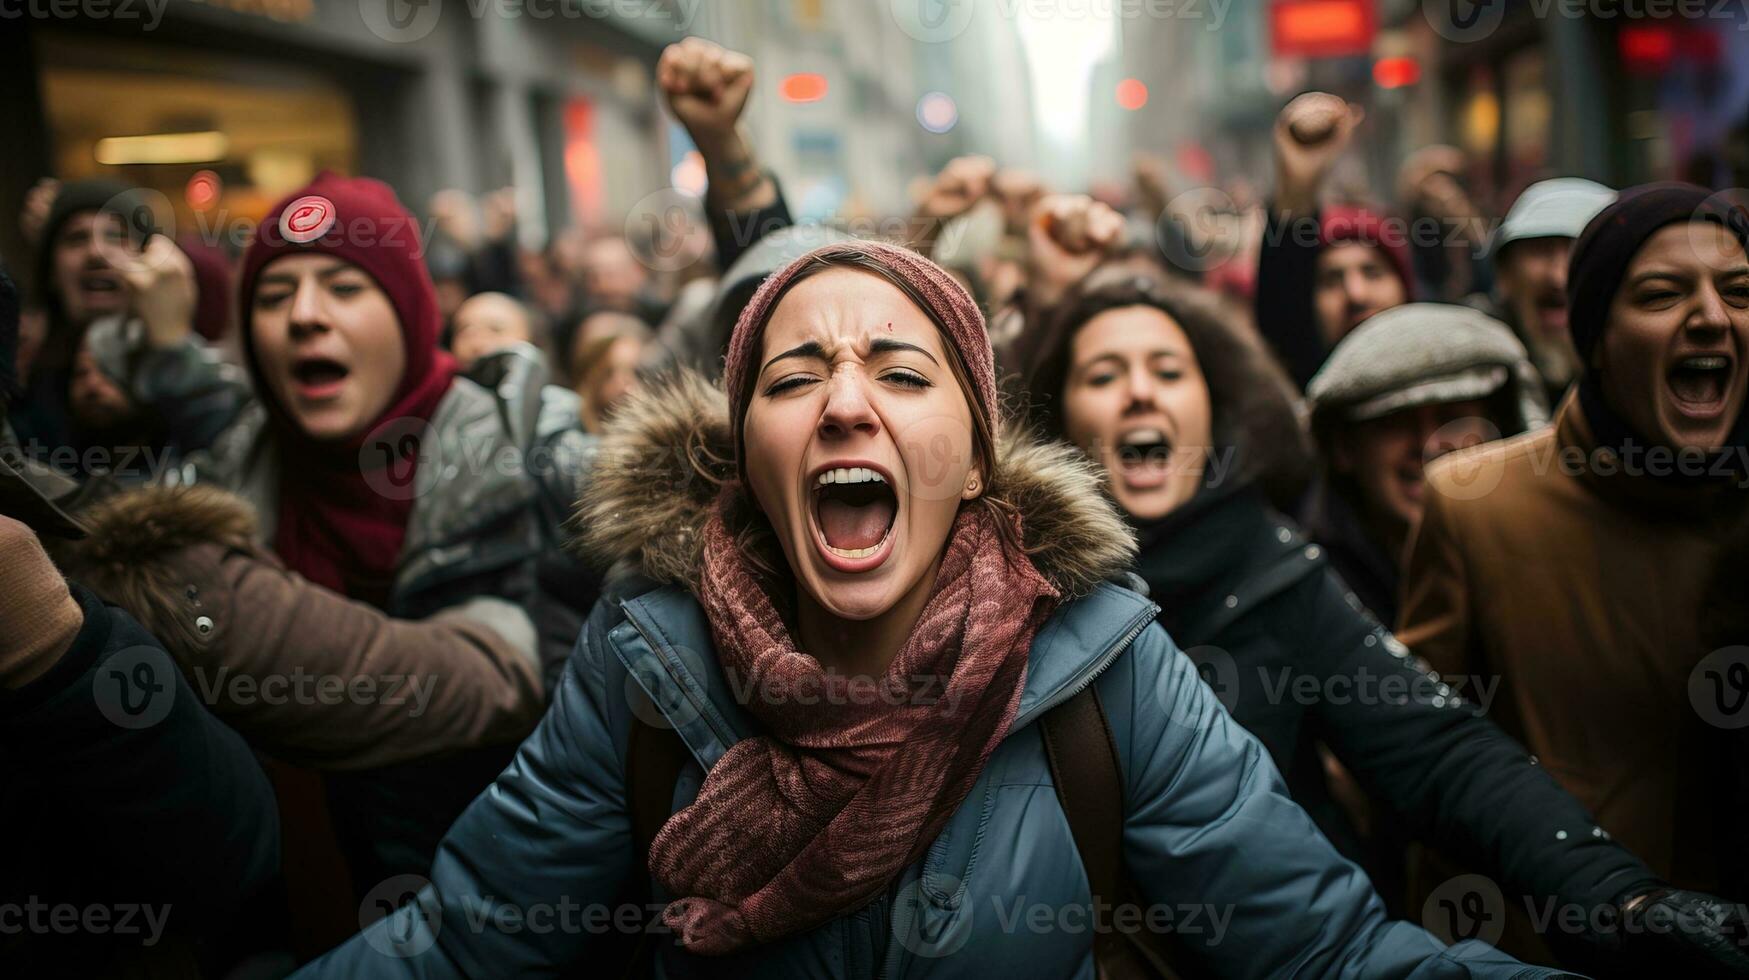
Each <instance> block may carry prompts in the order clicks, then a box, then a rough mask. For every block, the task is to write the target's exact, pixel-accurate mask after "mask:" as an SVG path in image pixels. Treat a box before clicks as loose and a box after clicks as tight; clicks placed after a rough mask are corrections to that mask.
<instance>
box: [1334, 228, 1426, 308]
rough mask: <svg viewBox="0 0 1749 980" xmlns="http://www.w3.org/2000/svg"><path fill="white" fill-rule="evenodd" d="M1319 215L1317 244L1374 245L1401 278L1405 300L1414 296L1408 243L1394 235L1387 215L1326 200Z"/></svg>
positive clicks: (1413, 277) (1413, 281) (1413, 279)
mask: <svg viewBox="0 0 1749 980" xmlns="http://www.w3.org/2000/svg"><path fill="white" fill-rule="evenodd" d="M1318 217H1319V221H1318V244H1320V245H1323V246H1326V247H1328V246H1331V245H1371V246H1372V247H1374V248H1376V249H1378V250H1379V252H1380V253H1382V254H1383V255H1384V257H1385V261H1386V262H1387V263H1388V264H1389V265H1390V267H1391V271H1392V272H1395V273H1396V274H1397V278H1398V279H1400V280H1402V282H1403V295H1404V298H1405V301H1409V300H1413V299H1414V298H1415V275H1414V273H1413V272H1411V271H1410V268H1409V249H1408V243H1407V242H1406V241H1405V240H1404V238H1403V236H1402V235H1396V236H1393V235H1392V233H1391V231H1392V229H1391V227H1390V226H1389V225H1388V224H1387V223H1386V222H1385V219H1384V218H1382V217H1380V216H1379V215H1378V214H1376V213H1374V212H1372V211H1368V210H1367V209H1366V208H1359V207H1354V206H1352V205H1347V204H1326V205H1324V207H1323V209H1322V210H1321V211H1320V212H1319V215H1318Z"/></svg>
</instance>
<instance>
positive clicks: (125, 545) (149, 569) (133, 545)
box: [54, 485, 259, 656]
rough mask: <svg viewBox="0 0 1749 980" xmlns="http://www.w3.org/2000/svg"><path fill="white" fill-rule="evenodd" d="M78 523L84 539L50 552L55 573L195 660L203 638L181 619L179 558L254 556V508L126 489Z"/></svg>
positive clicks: (186, 490)
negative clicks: (212, 552)
mask: <svg viewBox="0 0 1749 980" xmlns="http://www.w3.org/2000/svg"><path fill="white" fill-rule="evenodd" d="M79 519H80V521H82V522H83V523H84V525H85V527H86V528H87V529H88V530H89V531H90V533H89V534H87V535H86V536H85V537H84V538H81V539H79V540H77V541H70V542H66V543H65V544H62V545H60V546H58V547H56V548H55V550H54V558H55V562H56V564H58V565H59V566H60V567H61V571H62V572H64V573H66V575H67V577H69V578H72V579H75V580H77V581H79V582H80V583H81V584H83V585H85V586H86V587H88V588H90V589H91V590H92V591H94V592H96V593H97V594H98V595H100V596H102V597H103V598H105V599H107V600H109V601H110V602H113V603H115V604H116V605H118V606H121V607H122V608H123V609H126V610H127V611H128V612H130V613H132V614H133V616H134V618H135V619H138V620H139V621H140V623H141V624H142V625H144V626H145V627H146V629H147V630H149V631H151V633H152V634H153V635H154V636H157V637H158V638H159V640H161V641H162V642H164V643H166V644H168V645H170V646H171V648H172V649H173V650H174V651H176V652H178V653H181V654H183V655H185V656H186V655H190V654H195V653H198V652H199V651H200V650H201V649H203V647H204V645H205V643H206V640H207V639H208V638H207V637H206V636H204V635H202V634H201V633H200V632H199V631H198V630H196V628H195V626H194V623H193V617H192V616H189V615H186V614H185V611H186V609H187V608H188V605H189V603H188V601H187V598H186V597H185V595H184V592H185V590H186V589H187V588H188V587H189V584H190V581H189V572H188V569H187V567H185V566H184V565H183V564H182V563H181V561H180V560H179V558H180V556H182V555H183V554H184V553H185V552H186V551H187V549H190V548H193V547H197V546H206V545H216V546H218V547H219V548H222V549H226V550H244V551H250V552H257V551H258V550H259V549H257V547H256V546H255V544H254V539H255V532H256V522H255V511H254V508H252V507H250V506H249V504H248V503H247V502H246V501H244V500H243V498H241V497H238V496H237V495H235V494H232V493H227V492H226V491H224V490H220V489H217V488H215V487H207V486H198V485H197V486H187V487H142V488H140V489H137V490H128V491H126V492H123V493H118V494H115V495H114V496H111V497H108V498H105V499H103V500H101V501H98V502H96V503H93V504H91V505H90V506H88V507H85V508H83V509H82V510H80V511H79Z"/></svg>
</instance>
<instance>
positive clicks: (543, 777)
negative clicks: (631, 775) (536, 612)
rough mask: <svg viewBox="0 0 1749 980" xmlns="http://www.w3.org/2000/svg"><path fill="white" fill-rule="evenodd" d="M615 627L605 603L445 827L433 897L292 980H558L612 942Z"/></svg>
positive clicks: (625, 868) (614, 611)
mask: <svg viewBox="0 0 1749 980" xmlns="http://www.w3.org/2000/svg"><path fill="white" fill-rule="evenodd" d="M619 618H621V613H620V611H619V608H618V607H617V606H611V605H608V604H605V603H603V604H602V605H600V606H598V607H597V608H596V611H595V613H594V614H593V615H591V616H590V618H589V621H588V623H587V624H586V625H585V626H584V629H583V635H582V637H581V639H579V640H578V643H577V648H576V651H575V652H574V653H573V655H572V657H571V660H570V662H569V663H568V665H567V666H566V668H565V672H564V674H563V676H562V679H561V680H560V682H559V688H558V693H557V694H556V695H555V697H554V698H553V705H552V708H551V710H549V711H548V712H547V714H546V717H545V719H544V720H542V722H541V724H540V727H538V728H536V729H535V731H534V734H532V735H530V736H529V738H528V741H526V742H524V743H523V745H522V748H521V749H520V750H518V751H517V753H516V758H515V760H514V761H513V762H511V764H510V767H509V768H508V769H506V770H504V773H503V774H502V775H500V776H499V777H498V780H497V782H495V783H493V784H492V786H491V787H490V788H489V789H487V790H486V792H484V793H482V794H480V796H479V797H478V798H477V799H475V800H474V802H473V804H472V805H470V806H469V807H468V808H467V810H466V811H465V812H463V813H462V815H461V817H460V818H458V819H457V820H456V822H455V825H454V826H453V827H451V828H450V831H449V833H448V835H446V836H445V838H444V841H443V844H442V845H441V846H440V847H439V849H438V852H437V860H436V861H435V863H434V864H433V865H432V869H431V879H430V884H429V885H427V886H426V887H425V888H424V889H423V890H422V891H420V892H419V894H418V896H417V898H416V899H415V900H414V901H412V902H410V903H408V904H407V905H405V906H403V907H402V908H401V909H400V910H399V911H398V912H396V913H394V914H393V915H391V916H389V917H387V918H385V919H383V920H381V921H379V922H377V923H376V924H375V925H373V926H371V927H370V928H368V929H366V930H365V931H364V932H362V933H360V934H358V935H356V936H354V937H352V939H350V940H348V941H347V942H346V943H345V944H343V945H341V946H340V947H339V948H337V949H335V950H333V951H332V952H330V953H328V954H327V955H326V956H324V957H322V958H321V959H319V960H317V961H315V962H314V963H312V964H310V965H309V966H308V967H306V968H305V969H304V971H302V972H301V973H299V974H298V975H299V976H306V977H322V978H325V980H326V978H337V977H457V978H463V977H545V976H556V975H558V974H559V972H560V967H558V966H555V964H566V963H578V962H586V957H587V956H588V955H589V954H590V952H591V951H592V949H593V948H594V947H595V946H597V945H598V944H602V943H605V942H609V941H611V940H610V939H609V934H611V933H612V932H613V919H612V917H611V916H612V914H613V913H615V912H617V911H618V910H619V906H618V905H617V904H616V898H617V897H618V896H619V894H620V887H621V885H622V883H623V882H624V881H625V879H626V877H627V875H629V874H630V873H631V872H632V828H631V817H630V815H629V812H628V810H627V805H626V786H625V765H624V762H623V759H624V754H625V751H626V741H627V736H628V733H629V732H630V729H631V719H630V716H629V715H627V714H626V710H627V709H626V707H625V701H624V698H623V697H617V698H616V697H613V696H611V695H613V694H615V693H618V692H619V691H622V690H623V689H624V684H625V671H624V668H623V667H620V666H619V661H618V660H617V659H615V658H614V657H613V656H612V654H611V653H609V652H608V650H607V646H606V633H607V630H608V629H609V628H611V626H612V625H613V623H612V622H610V620H612V621H617V620H618V619H619ZM615 675H617V678H616V676H615Z"/></svg>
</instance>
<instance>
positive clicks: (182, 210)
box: [7, 0, 683, 236]
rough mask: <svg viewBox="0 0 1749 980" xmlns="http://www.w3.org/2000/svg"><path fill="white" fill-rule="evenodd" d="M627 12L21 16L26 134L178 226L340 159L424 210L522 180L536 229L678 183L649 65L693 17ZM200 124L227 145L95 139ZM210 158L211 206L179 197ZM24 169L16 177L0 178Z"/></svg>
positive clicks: (246, 2)
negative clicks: (136, 188)
mask: <svg viewBox="0 0 1749 980" xmlns="http://www.w3.org/2000/svg"><path fill="white" fill-rule="evenodd" d="M118 6H119V5H118ZM623 6H624V5H618V6H610V5H604V4H598V3H597V4H591V3H589V2H581V3H579V2H577V0H552V2H550V3H549V2H547V0H448V2H447V3H445V2H444V0H426V2H424V3H422V4H417V5H409V4H407V3H406V2H405V0H359V2H357V3H344V4H342V3H325V2H321V0H162V6H161V8H160V12H161V18H160V19H159V20H158V21H157V22H156V23H142V22H140V21H137V20H135V21H129V20H124V19H120V18H118V17H107V18H103V19H91V18H83V19H81V18H73V19H67V20H37V21H27V22H25V27H26V31H27V33H28V34H29V41H28V43H27V45H26V46H25V48H24V51H23V53H24V54H25V55H26V65H27V66H28V67H20V66H17V65H15V66H14V67H13V68H12V69H9V71H10V72H12V73H13V74H14V75H15V76H16V75H19V74H23V73H25V72H28V73H29V74H30V75H31V76H32V77H31V79H30V80H31V82H32V83H33V89H34V92H35V93H36V97H37V99H38V100H39V102H40V112H39V113H38V114H37V125H38V126H39V127H40V128H39V129H38V130H37V131H34V132H32V131H26V132H24V134H23V142H25V143H26V144H28V145H33V146H39V147H42V148H44V152H43V153H42V154H41V156H42V159H41V160H40V164H41V168H42V169H40V170H38V174H39V175H41V174H49V175H53V176H57V177H60V178H63V179H75V178H79V177H86V176H96V175H105V174H106V175H111V176H118V177H122V178H124V179H127V180H129V181H132V182H134V183H137V184H141V185H144V186H147V187H150V188H152V189H154V190H157V191H159V192H161V193H163V194H164V195H165V199H166V200H168V201H169V202H170V203H171V205H172V207H173V208H174V209H175V211H176V220H177V223H178V226H179V227H181V226H183V223H184V222H193V223H195V224H199V223H201V222H202V221H205V220H212V219H214V216H215V215H218V214H225V215H232V216H237V217H240V218H244V219H248V218H251V217H253V216H258V215H259V214H260V213H262V212H264V211H265V209H266V208H267V207H268V206H269V205H270V204H271V202H272V201H273V200H274V199H276V198H277V197H278V196H280V195H282V194H284V193H285V192H286V191H288V190H291V189H293V188H295V187H297V186H299V185H300V184H302V183H303V182H305V181H307V180H308V179H309V178H310V177H312V176H313V175H314V174H315V173H316V172H318V171H319V170H321V169H324V168H332V169H335V170H339V171H343V172H350V173H363V174H369V175H372V176H378V177H381V178H383V179H385V180H388V181H389V182H390V183H392V184H393V185H394V186H395V187H396V188H397V189H398V190H399V191H400V192H401V195H402V197H403V198H404V200H405V201H406V203H407V204H408V205H409V206H411V207H413V208H414V209H415V210H420V209H422V208H423V206H424V203H425V201H426V200H427V199H428V198H429V196H430V195H431V194H432V193H434V192H435V191H437V190H439V189H441V188H446V187H458V188H461V189H464V190H468V191H474V192H478V191H484V190H489V189H492V188H496V187H500V186H505V185H511V184H514V185H515V186H517V187H518V189H519V216H520V218H521V219H522V222H521V223H522V225H523V226H524V231H525V233H526V234H531V235H534V236H539V235H542V234H544V231H545V229H546V228H547V227H548V226H549V225H553V224H563V223H569V222H571V221H573V220H584V221H589V220H593V219H600V218H605V217H606V216H605V215H604V214H601V211H602V208H603V207H604V204H603V202H605V201H617V200H626V201H630V200H636V199H637V198H638V197H639V196H640V195H642V194H644V193H648V192H649V191H650V190H651V189H653V188H654V187H655V186H657V184H658V183H660V182H661V181H662V180H663V179H664V177H665V168H663V167H661V166H660V165H659V163H660V155H661V152H662V139H663V128H662V125H661V121H660V118H659V116H658V113H657V110H656V101H655V96H654V92H653V86H652V68H653V65H654V62H655V59H656V57H657V55H658V53H659V52H660V50H661V46H662V45H663V44H664V43H666V41H668V40H670V39H672V38H674V37H678V36H681V32H682V26H683V25H682V23H681V16H682V11H681V8H679V7H678V6H677V5H674V4H668V3H666V2H665V0H664V2H656V3H650V4H644V5H642V8H641V9H642V10H643V13H642V15H641V16H639V17H633V18H628V17H622V16H619V15H618V14H617V13H615V11H616V10H617V9H619V7H623ZM136 9H137V8H136ZM142 16H144V13H143V11H142ZM187 133H207V134H211V133H217V134H219V139H218V141H217V143H216V146H217V149H216V150H215V149H206V150H204V151H202V152H201V153H199V154H197V155H196V156H193V157H190V156H187V155H183V156H181V157H178V156H177V155H176V154H175V152H174V150H172V152H171V153H170V154H168V155H165V154H163V153H158V154H157V155H154V151H161V150H163V149H164V147H162V146H160V145H156V144H154V143H152V141H150V140H147V141H146V142H145V143H144V144H140V141H138V140H135V141H133V143H134V144H135V145H132V146H126V145H124V146H121V147H120V149H122V150H123V151H130V150H131V151H137V152H135V153H134V154H133V155H129V153H128V152H123V153H122V154H121V155H119V156H118V155H117V154H116V153H114V152H110V153H108V154H107V155H106V154H104V153H102V152H100V148H102V147H111V148H112V149H113V148H114V147H115V144H101V143H100V142H99V141H102V140H112V139H113V138H116V137H152V136H161V135H166V134H187ZM210 143H211V141H209V145H210ZM151 161H156V162H151ZM200 171H210V172H211V174H212V175H213V176H216V177H217V178H218V180H217V185H218V186H219V188H220V189H221V190H220V194H219V197H218V199H217V200H216V201H213V202H208V203H207V205H206V206H205V207H204V208H196V207H195V206H194V202H191V200H190V199H189V197H188V195H187V193H185V188H186V187H187V186H188V181H189V179H190V178H191V177H193V176H194V175H195V174H196V173H198V172H200ZM27 177H28V175H22V174H21V175H11V174H8V175H7V182H8V184H9V185H11V186H9V187H8V188H7V190H8V191H9V192H11V193H12V194H16V193H18V186H17V184H18V182H19V181H20V180H23V179H26V178H27ZM197 212H199V213H197Z"/></svg>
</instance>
